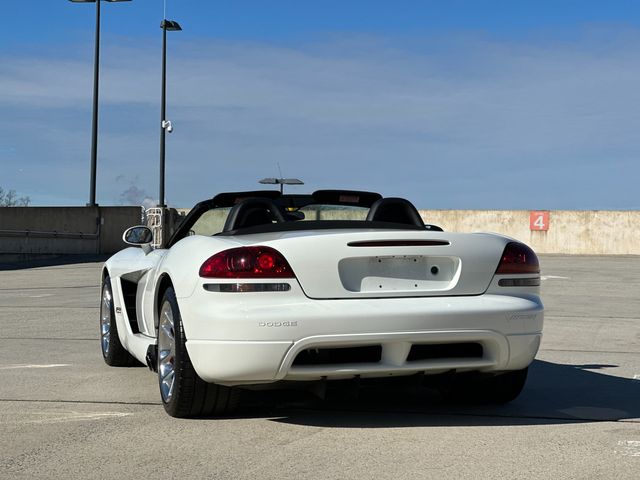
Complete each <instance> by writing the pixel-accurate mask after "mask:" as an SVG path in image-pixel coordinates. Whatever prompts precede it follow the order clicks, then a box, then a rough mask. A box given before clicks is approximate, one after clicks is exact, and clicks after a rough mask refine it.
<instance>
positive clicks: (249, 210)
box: [222, 197, 285, 232]
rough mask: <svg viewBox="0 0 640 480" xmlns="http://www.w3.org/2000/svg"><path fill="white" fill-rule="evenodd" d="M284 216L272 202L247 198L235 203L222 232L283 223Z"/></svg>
mask: <svg viewBox="0 0 640 480" xmlns="http://www.w3.org/2000/svg"><path fill="white" fill-rule="evenodd" d="M284 221H285V219H284V216H283V215H282V212H281V211H280V209H279V208H278V207H277V206H276V204H275V203H273V201H271V200H269V199H268V198H258V197H255V198H247V199H245V200H242V201H241V202H239V203H237V204H236V205H235V206H234V207H233V208H232V209H231V210H230V211H229V215H228V216H227V220H226V221H225V222H224V228H223V229H222V231H223V232H228V231H231V230H238V229H241V228H248V227H254V226H256V225H269V224H271V223H273V222H277V223H280V222H284Z"/></svg>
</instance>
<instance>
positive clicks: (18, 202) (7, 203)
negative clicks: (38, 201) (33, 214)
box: [0, 187, 31, 207]
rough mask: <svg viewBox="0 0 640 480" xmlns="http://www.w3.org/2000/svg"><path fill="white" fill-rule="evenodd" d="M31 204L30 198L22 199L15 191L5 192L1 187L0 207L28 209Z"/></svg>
mask: <svg viewBox="0 0 640 480" xmlns="http://www.w3.org/2000/svg"><path fill="white" fill-rule="evenodd" d="M30 203H31V199H30V198H29V197H20V198H18V195H17V194H16V191H15V190H9V191H5V190H4V189H3V188H2V187H0V207H28V206H29V204H30Z"/></svg>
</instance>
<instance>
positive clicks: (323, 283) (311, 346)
mask: <svg viewBox="0 0 640 480" xmlns="http://www.w3.org/2000/svg"><path fill="white" fill-rule="evenodd" d="M123 238H124V240H125V241H126V242H127V243H129V244H131V245H134V246H136V247H135V248H134V247H131V248H127V249H124V250H122V251H120V252H118V253H117V254H115V255H114V256H112V257H111V258H110V259H109V260H108V261H107V262H106V264H105V266H104V270H103V272H102V285H103V286H102V301H101V309H100V327H101V345H102V354H103V356H104V359H105V361H106V363H107V364H109V365H118V366H124V365H132V364H135V363H137V362H138V361H140V362H143V363H146V364H147V365H148V366H149V368H151V369H152V370H154V371H156V372H158V379H159V385H160V394H161V398H162V401H163V404H164V407H165V410H166V411H167V413H169V415H172V416H176V417H189V416H205V415H207V416H208V415H221V414H225V413H228V412H229V411H231V410H232V409H233V408H234V407H235V405H236V404H237V399H238V392H239V390H240V389H241V388H255V386H256V385H263V384H274V383H276V382H281V381H298V382H311V381H325V380H334V379H349V378H370V377H388V376H401V375H404V376H408V375H424V376H425V379H428V378H431V379H435V378H440V379H442V378H446V379H447V381H444V382H439V384H440V385H442V386H444V392H445V395H446V398H450V399H452V400H462V401H475V402H483V403H487V402H492V403H504V402H508V401H510V400H513V399H514V398H515V397H517V396H518V394H519V393H520V392H521V390H522V388H523V386H524V383H525V380H526V376H527V368H528V367H529V365H530V364H531V362H532V361H533V359H534V356H535V355H536V353H537V351H538V347H539V345H540V339H541V335H542V323H543V315H544V314H543V306H542V302H541V300H540V297H539V285H540V268H539V264H538V259H537V257H536V255H535V253H534V252H533V251H532V250H531V249H530V248H529V247H527V246H526V245H524V244H522V243H520V242H518V241H515V240H513V239H510V238H507V237H504V236H501V235H496V234H488V233H471V234H468V233H465V234H463V233H449V232H443V231H442V229H441V228H439V227H436V226H434V225H425V224H424V223H423V220H422V219H421V217H420V215H419V213H418V211H417V210H416V209H415V207H414V206H413V205H412V204H411V203H409V202H408V201H407V200H404V199H401V198H382V197H381V196H380V195H379V194H376V193H370V192H356V191H341V190H321V191H316V192H314V193H313V194H311V195H288V194H287V195H285V194H281V193H280V192H278V191H256V192H236V193H223V194H219V195H217V196H216V197H214V198H213V199H211V200H206V201H204V202H201V203H198V204H197V205H196V206H195V207H194V208H193V209H192V210H191V212H190V213H189V215H188V216H187V217H186V218H185V219H184V221H183V222H182V224H181V225H180V226H179V227H178V228H177V229H176V231H175V233H174V234H173V236H172V238H171V239H170V240H169V242H168V244H167V245H166V248H160V249H152V248H151V246H150V242H151V239H152V235H151V231H150V230H149V229H148V228H147V227H144V226H138V227H132V228H130V229H128V230H127V231H126V232H125V234H124V236H123Z"/></svg>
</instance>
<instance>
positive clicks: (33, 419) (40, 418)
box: [7, 411, 133, 424]
mask: <svg viewBox="0 0 640 480" xmlns="http://www.w3.org/2000/svg"><path fill="white" fill-rule="evenodd" d="M22 415H25V416H27V419H26V420H20V418H19V417H14V418H13V419H12V421H11V422H7V423H39V424H46V423H64V422H87V421H93V420H106V419H109V418H122V417H128V416H131V415H133V413H125V412H76V411H49V412H26V413H23V414H22Z"/></svg>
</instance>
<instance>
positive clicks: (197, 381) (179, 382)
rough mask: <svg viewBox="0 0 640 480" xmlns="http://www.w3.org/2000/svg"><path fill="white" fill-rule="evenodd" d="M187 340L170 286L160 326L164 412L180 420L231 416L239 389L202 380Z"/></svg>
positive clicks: (159, 372) (160, 380)
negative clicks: (193, 362) (193, 361)
mask: <svg viewBox="0 0 640 480" xmlns="http://www.w3.org/2000/svg"><path fill="white" fill-rule="evenodd" d="M186 340H187V339H186V336H185V333H184V327H183V324H182V318H181V316H180V310H179V309H178V302H177V300H176V295H175V292H174V290H173V288H171V287H169V288H168V289H167V291H166V292H165V294H164V297H163V299H162V303H161V307H160V320H159V325H158V382H159V384H160V396H161V398H162V403H163V405H164V409H165V411H166V412H167V413H168V414H169V415H171V416H172V417H180V418H186V417H202V416H213V415H225V414H229V413H231V412H232V411H233V410H235V408H236V407H237V405H238V399H239V391H238V389H237V388H231V387H225V386H223V385H216V384H213V383H207V382H205V381H204V380H202V379H201V378H200V377H199V376H198V374H197V373H196V371H195V370H194V368H193V365H192V364H191V359H190V358H189V353H188V352H187V348H186Z"/></svg>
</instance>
